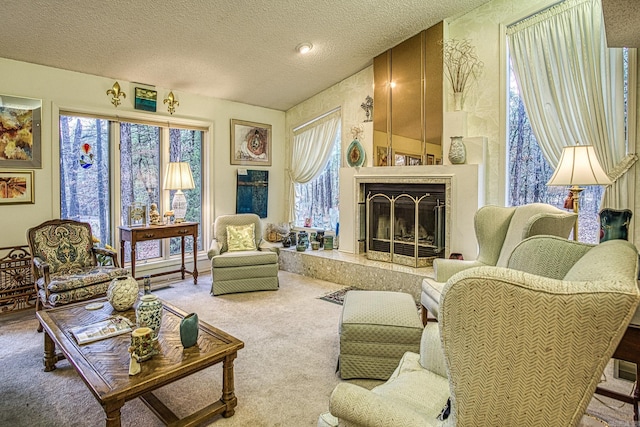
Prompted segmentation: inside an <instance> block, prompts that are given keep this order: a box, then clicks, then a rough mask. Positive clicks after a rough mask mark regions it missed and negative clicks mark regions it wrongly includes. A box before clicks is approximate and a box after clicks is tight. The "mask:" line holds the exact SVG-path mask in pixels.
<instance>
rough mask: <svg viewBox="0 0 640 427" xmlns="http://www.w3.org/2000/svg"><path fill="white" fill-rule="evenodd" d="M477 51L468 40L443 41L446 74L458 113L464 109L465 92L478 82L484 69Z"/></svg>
mask: <svg viewBox="0 0 640 427" xmlns="http://www.w3.org/2000/svg"><path fill="white" fill-rule="evenodd" d="M475 50H476V48H475V46H473V45H472V44H471V41H470V40H467V39H463V40H458V39H449V40H444V41H442V59H443V63H444V73H445V75H446V77H447V80H448V81H449V83H450V84H451V89H452V90H453V99H454V102H455V104H454V105H455V106H454V110H456V111H459V110H461V109H462V101H463V99H462V98H463V95H464V92H465V90H466V89H467V88H469V87H470V86H471V84H472V83H473V82H475V81H476V79H477V78H478V76H479V75H480V73H481V71H482V69H483V68H484V63H483V62H482V61H480V59H478V56H477V55H476V52H475Z"/></svg>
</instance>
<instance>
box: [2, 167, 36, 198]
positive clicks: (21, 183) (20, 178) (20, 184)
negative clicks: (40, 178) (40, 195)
mask: <svg viewBox="0 0 640 427" xmlns="http://www.w3.org/2000/svg"><path fill="white" fill-rule="evenodd" d="M34 195H35V192H34V189H33V171H0V205H17V204H29V203H35V197H34Z"/></svg>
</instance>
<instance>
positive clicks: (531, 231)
mask: <svg viewBox="0 0 640 427" xmlns="http://www.w3.org/2000/svg"><path fill="white" fill-rule="evenodd" d="M576 218H577V215H576V214H574V213H569V212H567V211H563V210H561V209H558V208H556V207H554V206H551V205H547V204H544V203H531V204H528V205H522V206H514V207H502V206H491V205H489V206H484V207H481V208H480V209H478V211H477V212H476V215H475V217H474V225H475V230H476V238H477V239H478V258H477V259H475V260H457V259H440V258H437V259H435V260H434V262H433V269H434V277H433V278H425V279H424V280H423V281H422V292H421V295H420V302H421V303H422V323H423V324H426V321H427V311H429V312H430V313H431V314H432V315H434V316H435V317H436V318H437V317H438V303H439V302H440V294H441V293H442V288H443V287H444V284H445V282H446V281H447V280H449V278H450V277H451V276H453V275H454V274H456V273H457V272H459V271H462V270H465V269H467V268H471V267H481V266H498V267H505V266H506V265H507V260H508V259H509V255H511V251H513V248H514V247H515V246H516V245H517V244H518V243H520V242H521V241H522V240H523V239H526V238H527V237H531V236H536V235H540V234H547V235H551V236H559V237H564V238H566V237H568V236H569V234H570V233H571V230H572V229H573V224H574V223H575V221H576Z"/></svg>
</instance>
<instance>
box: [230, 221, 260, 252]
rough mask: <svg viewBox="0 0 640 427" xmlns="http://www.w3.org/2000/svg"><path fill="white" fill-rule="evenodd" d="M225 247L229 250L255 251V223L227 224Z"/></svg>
mask: <svg viewBox="0 0 640 427" xmlns="http://www.w3.org/2000/svg"><path fill="white" fill-rule="evenodd" d="M227 247H228V248H229V252H236V251H255V250H256V240H255V224H249V225H227Z"/></svg>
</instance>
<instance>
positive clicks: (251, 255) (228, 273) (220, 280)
mask: <svg viewBox="0 0 640 427" xmlns="http://www.w3.org/2000/svg"><path fill="white" fill-rule="evenodd" d="M246 227H251V228H252V230H251V232H250V234H249V235H247V233H243V232H242V231H241V230H242V229H245V230H246ZM235 230H240V231H239V232H238V233H236V232H235ZM229 232H231V233H232V239H233V237H234V236H236V235H237V236H239V241H238V242H233V241H232V240H230V239H229ZM213 234H214V238H213V240H212V242H211V245H210V248H209V252H208V253H207V255H208V257H209V259H210V260H211V275H212V277H213V280H212V283H211V294H212V295H221V294H228V293H235V292H249V291H262V290H276V289H278V286H279V282H278V253H277V252H276V249H275V248H272V247H268V246H267V245H266V242H265V241H264V240H263V239H262V224H261V222H260V217H258V215H255V214H237V215H221V216H219V217H218V218H216V221H215V223H214V224H213ZM229 243H231V244H232V245H231V248H230V246H229ZM244 243H246V244H244Z"/></svg>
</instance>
